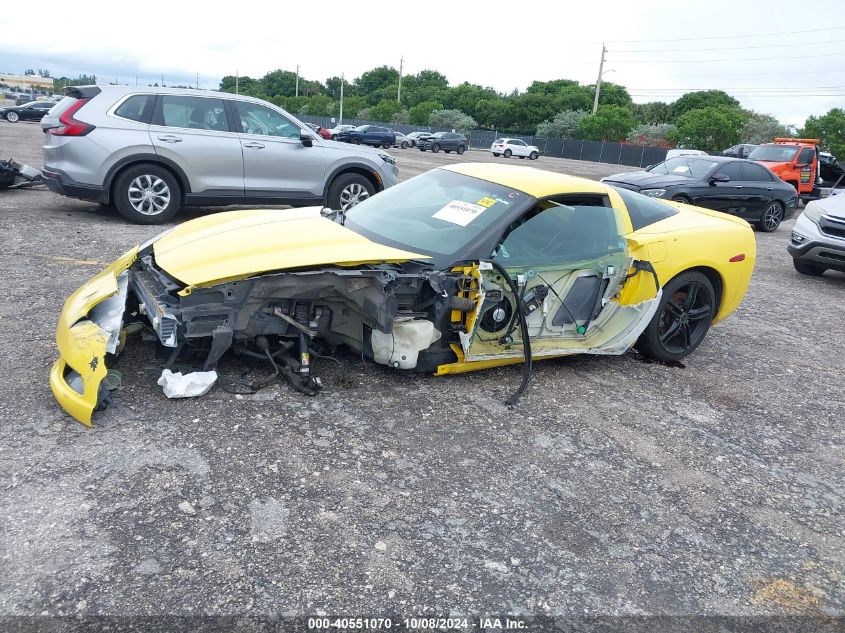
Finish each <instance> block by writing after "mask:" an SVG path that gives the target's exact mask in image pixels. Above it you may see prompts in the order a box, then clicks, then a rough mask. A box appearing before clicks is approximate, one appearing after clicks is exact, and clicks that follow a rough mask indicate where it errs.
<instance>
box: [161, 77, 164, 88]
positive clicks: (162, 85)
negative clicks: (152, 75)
mask: <svg viewBox="0 0 845 633" xmlns="http://www.w3.org/2000/svg"><path fill="white" fill-rule="evenodd" d="M161 87H162V88H164V75H162V76H161Z"/></svg>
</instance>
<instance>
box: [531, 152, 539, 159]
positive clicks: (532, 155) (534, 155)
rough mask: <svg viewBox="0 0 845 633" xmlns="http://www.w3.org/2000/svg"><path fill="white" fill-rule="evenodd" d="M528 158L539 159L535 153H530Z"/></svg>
mask: <svg viewBox="0 0 845 633" xmlns="http://www.w3.org/2000/svg"><path fill="white" fill-rule="evenodd" d="M528 158H530V159H531V160H537V159H538V158H539V155H538V154H537V152H531V153H530V154H529V155H528Z"/></svg>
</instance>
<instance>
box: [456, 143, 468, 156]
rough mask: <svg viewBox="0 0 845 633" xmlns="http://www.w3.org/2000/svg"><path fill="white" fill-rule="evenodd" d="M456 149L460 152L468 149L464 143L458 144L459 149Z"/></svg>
mask: <svg viewBox="0 0 845 633" xmlns="http://www.w3.org/2000/svg"><path fill="white" fill-rule="evenodd" d="M456 151H457V152H458V154H463V153H464V152H465V151H467V148H466V147H464V146H463V145H458V149H457V150H456Z"/></svg>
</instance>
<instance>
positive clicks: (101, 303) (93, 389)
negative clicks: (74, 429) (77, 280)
mask: <svg viewBox="0 0 845 633" xmlns="http://www.w3.org/2000/svg"><path fill="white" fill-rule="evenodd" d="M137 254H138V249H137V248H134V249H132V250H131V251H129V252H127V253H125V254H123V255H121V256H120V257H119V258H118V259H117V260H116V261H115V262H113V263H112V264H111V265H110V266H108V267H107V268H106V269H105V270H103V271H102V272H101V273H99V274H98V275H96V276H95V277H93V278H92V279H91V280H89V281H88V282H87V283H85V284H84V285H83V286H82V287H81V288H79V289H78V290H77V291H76V292H74V293H73V294H72V295H71V296H70V297H68V299H67V301H66V302H65V305H64V308H63V309H62V312H61V314H60V315H59V322H58V326H57V328H56V345H57V346H58V349H59V358H58V359H57V360H56V362H55V363H53V366H52V368H51V370H50V388H51V389H52V391H53V395H54V396H55V397H56V400H57V401H58V402H59V404H60V405H61V406H62V408H63V409H64V410H65V411H67V412H68V413H69V414H70V415H71V416H73V417H74V418H76V419H77V420H79V421H80V422H82V423H83V424H85V425H87V426H91V416H92V415H93V413H94V411H95V410H97V409H98V408H101V407H103V406H105V405H106V404H107V403H108V391H107V390H106V389H105V387H104V386H103V380H104V378H105V377H106V374H107V373H108V368H107V366H106V358H107V357H108V356H109V355H110V354H114V353H116V352H117V349H118V346H119V345H120V341H121V337H122V331H123V316H124V310H125V305H126V299H127V296H128V286H129V272H128V269H129V267H130V266H131V265H132V263H133V262H134V261H135V258H136V257H137Z"/></svg>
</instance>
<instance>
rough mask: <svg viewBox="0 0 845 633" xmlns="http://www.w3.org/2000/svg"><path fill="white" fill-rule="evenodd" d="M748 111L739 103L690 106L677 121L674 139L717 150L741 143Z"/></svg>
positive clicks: (698, 147)
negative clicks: (733, 104) (735, 104)
mask: <svg viewBox="0 0 845 633" xmlns="http://www.w3.org/2000/svg"><path fill="white" fill-rule="evenodd" d="M746 119H747V115H746V114H745V113H744V112H743V111H742V110H739V109H738V108H736V107H725V106H721V107H720V106H708V107H705V108H697V109H695V110H689V111H687V112H685V113H684V114H682V115H681V116H680V117H678V118H677V119H676V121H675V125H676V126H677V131H676V134H675V135H673V136H674V139H673V140H674V141H676V142H677V143H678V144H679V145H681V146H683V147H687V148H695V149H703V150H705V151H708V152H716V151H720V150H723V149H725V148H726V147H730V146H731V145H736V144H737V143H739V132H740V129H742V126H743V125H744V124H745V121H746Z"/></svg>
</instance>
